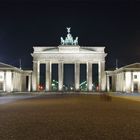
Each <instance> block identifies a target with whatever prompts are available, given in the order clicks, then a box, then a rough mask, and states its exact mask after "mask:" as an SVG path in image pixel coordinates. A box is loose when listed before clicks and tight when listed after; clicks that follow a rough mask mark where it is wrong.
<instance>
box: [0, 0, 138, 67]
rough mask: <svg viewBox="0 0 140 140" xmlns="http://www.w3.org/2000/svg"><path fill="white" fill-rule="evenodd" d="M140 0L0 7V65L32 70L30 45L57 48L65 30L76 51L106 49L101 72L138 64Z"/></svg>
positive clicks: (17, 3)
mask: <svg viewBox="0 0 140 140" xmlns="http://www.w3.org/2000/svg"><path fill="white" fill-rule="evenodd" d="M139 17H140V1H138V0H137V1H127V0H123V1H117V0H114V1H110V0H107V1H106V2H102V1H101V0H100V1H97V0H93V1H92V0H86V1H85V0H76V1H74V0H73V1H70V0H67V1H63V0H53V1H50V0H47V1H44V0H42V1H39V0H34V1H33V0H29V1H27V0H20V1H17V0H13V1H12V2H11V1H10V0H6V1H3V0H2V1H1V2H0V19H1V22H0V48H1V52H0V61H1V62H4V63H8V64H11V65H14V66H17V67H18V66H19V59H21V60H22V68H23V69H32V57H31V55H30V54H31V53H32V52H33V49H32V47H33V46H41V45H43V46H58V45H59V44H60V37H61V36H63V37H65V36H66V29H65V28H66V27H68V26H70V27H71V33H72V35H73V36H74V37H76V36H78V37H79V45H80V46H106V49H105V51H106V53H108V55H107V58H106V69H112V68H115V61H116V59H118V64H119V67H120V66H123V65H127V64H130V63H135V62H140V53H139V52H140V39H139V37H140V18H139Z"/></svg>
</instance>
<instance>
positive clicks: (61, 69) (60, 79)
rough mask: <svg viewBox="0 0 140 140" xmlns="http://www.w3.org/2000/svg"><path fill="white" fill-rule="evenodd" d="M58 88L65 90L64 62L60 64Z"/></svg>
mask: <svg viewBox="0 0 140 140" xmlns="http://www.w3.org/2000/svg"><path fill="white" fill-rule="evenodd" d="M58 90H59V91H62V90H63V63H62V62H60V63H59V64H58Z"/></svg>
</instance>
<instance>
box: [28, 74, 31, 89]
mask: <svg viewBox="0 0 140 140" xmlns="http://www.w3.org/2000/svg"><path fill="white" fill-rule="evenodd" d="M28 91H31V75H29V76H28Z"/></svg>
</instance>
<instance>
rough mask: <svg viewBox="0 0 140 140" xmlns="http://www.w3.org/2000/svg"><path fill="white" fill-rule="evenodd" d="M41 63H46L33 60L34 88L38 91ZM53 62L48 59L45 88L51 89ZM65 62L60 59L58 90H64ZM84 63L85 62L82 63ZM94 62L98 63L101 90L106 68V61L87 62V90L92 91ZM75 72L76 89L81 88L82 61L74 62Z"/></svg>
mask: <svg viewBox="0 0 140 140" xmlns="http://www.w3.org/2000/svg"><path fill="white" fill-rule="evenodd" d="M40 64H44V62H43V63H42V62H40V61H33V75H32V77H33V79H32V90H33V91H38V85H39V84H40ZM52 64H53V63H52V62H51V61H46V62H45V65H46V80H45V90H46V91H51V80H52V79H51V76H52ZM64 64H67V63H64V62H63V61H60V62H59V63H58V90H59V91H62V90H63V82H64ZM82 64H83V63H82ZM92 64H98V87H99V90H100V91H101V90H102V77H103V74H104V70H105V62H104V61H103V62H102V61H99V62H98V63H93V62H90V61H89V62H86V72H87V74H86V76H87V78H86V79H87V90H88V91H92ZM74 72H75V78H74V79H75V82H74V83H75V90H76V91H79V90H80V62H75V63H74Z"/></svg>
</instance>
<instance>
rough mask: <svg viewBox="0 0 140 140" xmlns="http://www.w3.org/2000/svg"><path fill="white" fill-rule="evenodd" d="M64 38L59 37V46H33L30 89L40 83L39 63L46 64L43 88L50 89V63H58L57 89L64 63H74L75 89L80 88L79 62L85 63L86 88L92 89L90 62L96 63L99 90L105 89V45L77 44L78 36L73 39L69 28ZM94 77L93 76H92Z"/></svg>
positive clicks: (61, 82)
mask: <svg viewBox="0 0 140 140" xmlns="http://www.w3.org/2000/svg"><path fill="white" fill-rule="evenodd" d="M67 32H68V33H67V36H66V38H65V39H63V37H61V45H59V46H53V47H52V46H51V47H48V46H47V47H46V46H35V47H33V49H34V51H33V53H32V54H31V55H32V57H33V75H32V90H33V91H38V85H39V84H40V64H45V65H46V78H45V79H46V80H45V90H46V91H51V89H52V88H51V81H52V79H51V75H52V64H58V90H59V91H62V90H63V79H64V75H63V73H64V70H63V67H64V64H74V70H75V78H74V79H75V82H74V83H75V90H76V91H79V90H80V64H86V73H87V74H86V77H87V78H86V79H87V89H88V91H92V64H98V86H99V91H104V90H105V89H106V74H105V57H106V55H107V54H106V53H105V52H104V49H105V47H98V46H92V47H91V46H79V45H78V37H76V38H75V39H73V37H72V35H71V33H70V28H67ZM93 78H94V77H93Z"/></svg>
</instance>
